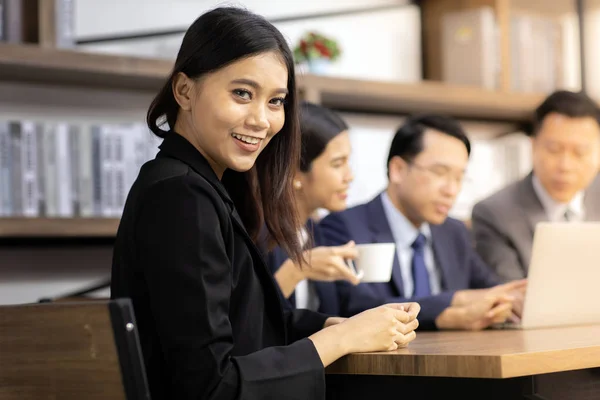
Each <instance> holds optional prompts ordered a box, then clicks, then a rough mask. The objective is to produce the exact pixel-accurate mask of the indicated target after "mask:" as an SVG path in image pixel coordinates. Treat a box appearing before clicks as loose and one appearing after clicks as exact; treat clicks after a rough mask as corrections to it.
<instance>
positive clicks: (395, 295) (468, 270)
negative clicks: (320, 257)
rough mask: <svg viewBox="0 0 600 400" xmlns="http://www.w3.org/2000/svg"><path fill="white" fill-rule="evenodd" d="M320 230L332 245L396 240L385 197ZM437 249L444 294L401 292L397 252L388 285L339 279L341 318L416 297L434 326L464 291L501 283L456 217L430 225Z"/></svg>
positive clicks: (425, 324)
mask: <svg viewBox="0 0 600 400" xmlns="http://www.w3.org/2000/svg"><path fill="white" fill-rule="evenodd" d="M320 228H321V230H322V232H323V235H324V236H325V239H326V241H327V243H328V244H329V245H339V244H343V243H346V242H348V241H349V240H354V241H355V242H356V243H357V244H361V243H394V237H393V235H392V231H391V229H390V225H389V223H388V220H387V218H386V215H385V212H384V209H383V203H382V202H381V196H377V197H376V198H375V199H373V200H371V201H370V202H369V203H366V204H362V205H359V206H356V207H353V208H349V209H348V210H345V211H342V212H340V213H334V214H330V215H328V216H327V217H325V218H324V219H323V220H322V221H321V223H320ZM431 237H432V242H433V253H434V257H435V262H436V266H437V268H438V269H439V270H440V272H441V273H440V276H441V278H442V288H443V290H444V291H443V292H442V293H440V294H438V295H435V296H429V297H423V298H410V299H407V298H406V297H405V295H404V291H403V283H402V276H401V274H400V261H399V260H398V257H397V256H396V257H395V258H394V266H393V270H392V279H391V280H390V281H389V282H386V283H361V284H359V285H358V286H352V285H349V284H345V283H344V282H339V283H338V284H337V285H338V294H339V299H340V301H339V303H340V309H341V313H340V314H341V315H342V316H349V315H353V314H356V313H358V312H361V311H364V310H366V309H369V308H372V307H376V306H380V305H382V304H385V303H391V302H406V301H415V302H418V303H419V304H420V305H421V312H420V314H419V322H420V325H421V329H432V328H435V319H436V318H437V317H438V315H439V314H440V313H441V312H442V311H444V309H446V308H447V307H448V306H449V305H450V303H451V301H452V297H453V296H454V293H455V291H457V290H460V289H476V288H487V287H491V286H494V285H496V284H497V283H498V279H497V277H496V276H495V275H494V274H493V273H492V272H491V270H490V269H489V268H488V267H487V266H486V265H485V264H484V263H483V261H481V259H480V258H479V256H478V255H477V254H476V253H475V250H474V249H473V248H472V245H471V238H470V235H469V232H468V231H467V228H466V227H465V225H464V224H463V223H462V222H460V221H457V220H454V219H452V218H448V219H446V221H445V222H444V223H443V224H441V225H437V226H436V225H432V226H431Z"/></svg>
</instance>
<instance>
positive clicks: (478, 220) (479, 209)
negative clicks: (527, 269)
mask: <svg viewBox="0 0 600 400" xmlns="http://www.w3.org/2000/svg"><path fill="white" fill-rule="evenodd" d="M472 223H473V233H474V236H475V248H476V250H477V253H478V254H479V255H480V256H481V258H482V259H483V261H484V262H485V263H486V264H487V265H489V266H490V268H491V269H492V270H493V271H494V272H495V273H496V275H497V276H498V277H499V278H500V280H502V281H511V280H515V279H522V278H524V277H525V274H524V272H523V269H522V268H521V263H520V261H519V254H518V252H517V249H515V247H514V246H513V245H512V244H511V242H510V239H509V238H508V237H506V235H504V234H502V233H501V232H500V230H499V229H498V222H497V221H496V218H495V216H494V214H493V213H492V212H491V210H490V209H489V208H488V207H486V205H485V204H481V203H480V204H477V205H476V206H475V207H474V208H473V214H472Z"/></svg>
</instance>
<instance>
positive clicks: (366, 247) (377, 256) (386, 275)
mask: <svg viewBox="0 0 600 400" xmlns="http://www.w3.org/2000/svg"><path fill="white" fill-rule="evenodd" d="M356 250H358V257H357V258H356V259H355V260H354V267H355V269H356V272H357V274H358V276H359V277H361V279H360V281H361V282H389V281H390V279H392V267H393V265H394V257H395V256H396V244H395V243H369V244H357V245H356Z"/></svg>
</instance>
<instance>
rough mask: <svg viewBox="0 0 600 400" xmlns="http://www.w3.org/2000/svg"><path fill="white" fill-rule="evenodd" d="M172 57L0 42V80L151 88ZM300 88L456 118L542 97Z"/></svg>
mask: <svg viewBox="0 0 600 400" xmlns="http://www.w3.org/2000/svg"><path fill="white" fill-rule="evenodd" d="M171 66H172V63H171V62H170V61H167V60H159V59H150V58H139V57H127V56H115V55H105V54H93V53H85V52H77V51H69V50H55V49H47V48H40V47H37V46H34V45H9V44H2V45H0V81H19V82H30V83H41V84H51V85H74V86H83V87H101V88H119V89H129V90H138V91H139V90H142V91H155V90H157V89H158V88H159V87H160V85H161V84H162V83H163V82H164V80H165V79H166V77H167V75H168V74H169V72H170V69H171ZM298 87H299V89H300V92H301V94H302V95H303V96H304V97H305V98H307V99H309V100H311V101H315V102H319V103H321V104H323V105H325V106H327V107H331V108H335V109H340V110H344V111H350V112H374V113H386V114H389V113H393V114H406V113H412V112H416V111H422V110H424V109H427V110H429V111H434V112H442V113H446V114H450V115H453V116H455V117H460V118H472V119H484V120H500V121H510V122H524V121H526V120H527V119H528V118H529V113H530V112H531V110H532V109H534V108H535V106H536V105H537V104H539V102H540V101H541V100H542V98H543V96H541V95H536V94H511V93H502V92H495V91H489V90H484V89H480V88H476V87H463V86H455V85H448V84H444V83H442V82H435V81H425V82H420V83H399V82H385V81H365V80H360V79H348V78H337V77H331V76H317V75H310V74H307V75H302V76H299V85H298Z"/></svg>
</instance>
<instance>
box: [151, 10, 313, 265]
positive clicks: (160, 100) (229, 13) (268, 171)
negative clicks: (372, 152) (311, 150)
mask: <svg viewBox="0 0 600 400" xmlns="http://www.w3.org/2000/svg"><path fill="white" fill-rule="evenodd" d="M265 52H276V53H278V54H279V55H280V57H281V58H282V61H284V63H285V64H286V67H287V71H288V82H287V89H288V91H289V94H288V95H287V97H286V103H285V108H284V110H285V111H284V112H285V123H284V125H283V128H282V129H281V131H280V132H279V133H278V134H277V135H275V136H274V137H273V139H271V142H270V143H269V145H268V146H267V147H266V148H265V149H264V150H263V151H262V153H261V154H260V156H259V157H258V158H257V160H256V164H255V165H254V166H253V167H252V169H250V170H249V171H247V172H243V173H240V172H236V171H233V170H227V171H226V172H225V173H224V175H223V178H222V183H223V185H225V187H226V188H227V190H228V192H229V195H230V196H231V198H232V200H233V201H234V203H235V206H236V209H237V211H238V213H239V215H240V217H241V219H242V221H243V222H244V225H245V227H246V229H247V230H248V233H250V235H251V236H252V237H253V238H254V239H255V240H258V239H259V233H260V230H261V226H262V225H263V223H264V224H265V225H266V227H267V230H268V232H269V241H270V242H271V243H277V244H278V245H279V246H281V247H282V248H284V249H285V250H286V251H287V253H288V254H289V256H290V257H291V258H292V259H294V260H300V259H301V250H300V243H299V238H298V235H297V231H298V228H299V225H300V221H299V219H298V214H297V211H296V209H295V201H294V191H293V188H292V179H293V177H294V172H295V170H296V166H297V165H298V163H299V160H300V130H299V127H298V99H297V94H296V78H295V71H294V59H293V55H292V52H291V51H290V48H289V47H288V45H287V42H286V40H285V39H284V37H283V35H282V34H281V33H280V32H279V31H278V30H277V28H275V27H274V26H273V25H272V24H271V23H270V22H268V21H267V20H266V19H264V18H263V17H261V16H258V15H256V14H253V13H251V12H249V11H247V10H244V9H241V8H236V7H220V8H216V9H214V10H212V11H209V12H207V13H205V14H203V15H201V16H200V17H199V18H198V19H197V20H196V21H194V23H193V24H192V25H191V26H190V27H189V28H188V30H187V32H186V33H185V36H184V38H183V42H182V43H181V48H180V49H179V53H178V54H177V59H176V61H175V66H174V67H173V71H172V72H171V75H170V76H169V79H168V80H167V82H166V83H165V85H164V86H163V88H162V89H161V90H160V92H159V93H158V95H157V96H156V97H155V98H154V100H153V101H152V104H151V105H150V108H149V109H148V114H147V116H146V121H147V123H148V127H149V128H150V130H152V132H154V134H156V135H157V136H159V137H164V136H165V135H167V134H170V133H169V132H168V131H165V130H163V129H161V128H160V127H161V126H162V125H163V124H164V123H165V122H166V123H167V124H168V125H169V128H170V129H173V127H174V126H175V122H176V121H177V114H178V112H179V105H178V104H177V101H176V100H175V97H174V95H173V88H172V83H173V79H174V77H175V76H177V74H178V73H180V72H182V73H184V74H185V75H187V76H188V77H190V78H198V77H200V76H202V75H204V74H207V73H209V72H213V71H216V70H218V69H220V68H223V67H225V66H227V65H229V64H231V63H233V62H235V61H238V60H240V59H243V58H245V57H249V56H253V55H256V54H260V53H265Z"/></svg>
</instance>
